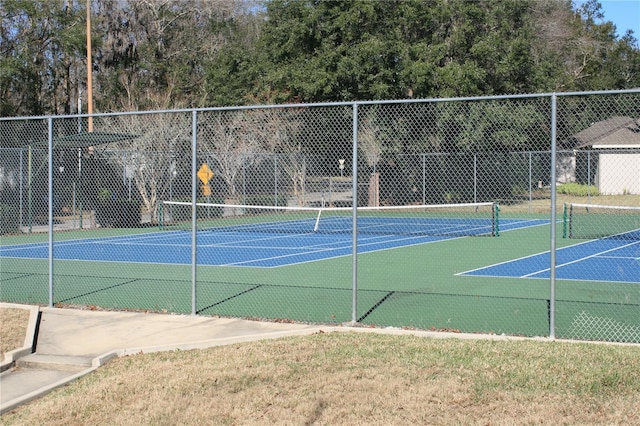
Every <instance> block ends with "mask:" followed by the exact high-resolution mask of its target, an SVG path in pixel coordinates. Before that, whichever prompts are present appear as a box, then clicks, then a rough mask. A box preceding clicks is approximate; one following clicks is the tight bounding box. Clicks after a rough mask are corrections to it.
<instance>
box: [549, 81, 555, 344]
mask: <svg viewBox="0 0 640 426" xmlns="http://www.w3.org/2000/svg"><path fill="white" fill-rule="evenodd" d="M556 103H557V97H556V94H555V93H554V94H553V95H551V182H550V183H551V236H550V242H551V247H550V265H549V271H550V275H551V278H550V283H549V284H550V297H549V300H550V302H549V338H550V339H555V338H556V125H557V121H556V120H557V104H556Z"/></svg>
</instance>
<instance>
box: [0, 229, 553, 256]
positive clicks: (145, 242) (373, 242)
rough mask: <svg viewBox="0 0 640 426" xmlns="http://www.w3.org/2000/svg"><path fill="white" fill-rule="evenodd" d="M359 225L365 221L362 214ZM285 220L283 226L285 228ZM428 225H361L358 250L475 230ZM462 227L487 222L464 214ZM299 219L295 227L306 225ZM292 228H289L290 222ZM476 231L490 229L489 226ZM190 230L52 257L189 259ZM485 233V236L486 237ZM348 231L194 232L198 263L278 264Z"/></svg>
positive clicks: (100, 243)
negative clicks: (414, 230) (413, 229)
mask: <svg viewBox="0 0 640 426" xmlns="http://www.w3.org/2000/svg"><path fill="white" fill-rule="evenodd" d="M361 223H362V225H363V227H366V226H367V221H366V220H363V221H362V222H361ZM545 223H548V221H544V220H515V219H505V220H504V221H502V222H501V224H500V225H501V229H502V230H509V229H516V228H522V227H527V226H536V225H541V224H545ZM291 226H292V225H291V224H287V227H289V229H291ZM432 226H433V227H434V229H433V231H428V232H429V233H431V232H432V233H435V232H439V233H440V234H442V235H413V234H410V233H409V234H406V235H397V234H393V233H391V234H388V233H382V232H378V231H377V230H376V229H367V230H365V232H364V233H363V234H361V235H359V236H358V253H368V252H373V251H378V250H390V249H394V248H398V247H406V246H410V245H417V244H428V243H434V242H437V241H441V240H447V239H451V238H459V237H460V236H461V235H464V234H469V233H474V232H476V230H469V229H461V228H460V226H461V225H460V224H456V223H453V222H451V221H450V220H447V221H439V222H436V223H434V224H432ZM464 226H466V227H469V226H470V227H480V226H485V227H486V226H487V225H486V221H485V222H484V224H483V225H480V224H479V223H477V224H474V223H473V222H469V221H468V220H465V224H464ZM312 228H313V227H311V228H310V227H309V224H308V223H307V224H305V225H304V227H301V228H300V229H306V230H308V229H312ZM294 229H295V228H294ZM479 231H481V232H484V233H487V232H489V233H490V232H491V228H490V227H489V229H485V230H484V231H482V230H479ZM191 238H192V236H191V232H190V231H165V232H156V233H147V234H136V235H129V236H119V237H111V238H92V239H78V240H71V241H59V242H55V243H54V258H55V259H57V260H85V261H103V262H135V263H163V264H182V265H188V264H191V256H192V248H191ZM487 238H491V237H487ZM352 241H353V240H352V236H351V234H349V233H346V232H328V233H322V232H308V231H307V232H302V231H301V232H299V233H298V232H290V233H282V232H269V231H268V230H267V231H265V230H261V231H260V232H255V231H251V230H250V229H247V230H243V227H234V228H233V229H226V230H223V231H221V230H216V231H199V232H198V233H197V262H198V264H199V265H216V266H250V267H278V266H285V265H292V264H297V263H304V262H313V261H318V260H324V259H330V258H335V257H340V256H347V255H351V254H352ZM48 250H49V249H48V244H47V243H46V242H45V243H39V244H21V245H12V246H2V247H0V257H13V258H32V259H46V258H47V257H48V253H49V252H48Z"/></svg>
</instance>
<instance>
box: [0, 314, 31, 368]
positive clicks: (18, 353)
mask: <svg viewBox="0 0 640 426" xmlns="http://www.w3.org/2000/svg"><path fill="white" fill-rule="evenodd" d="M0 308H5V309H24V310H28V311H29V322H28V324H27V332H26V334H25V336H24V344H23V345H22V347H21V348H18V349H14V350H12V351H9V352H7V353H6V354H5V357H4V360H3V361H2V364H0V373H2V372H4V371H6V370H8V369H10V368H12V367H14V366H15V364H16V361H17V360H18V359H19V358H22V357H23V356H27V355H30V354H32V353H33V349H34V345H35V341H36V337H37V336H36V332H37V330H38V321H39V319H40V307H39V306H32V305H18V304H15V303H5V302H0Z"/></svg>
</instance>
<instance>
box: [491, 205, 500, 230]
mask: <svg viewBox="0 0 640 426" xmlns="http://www.w3.org/2000/svg"><path fill="white" fill-rule="evenodd" d="M491 210H492V214H493V218H492V222H493V223H492V225H493V226H492V227H493V230H492V234H493V236H494V237H499V236H500V204H498V203H493V209H491Z"/></svg>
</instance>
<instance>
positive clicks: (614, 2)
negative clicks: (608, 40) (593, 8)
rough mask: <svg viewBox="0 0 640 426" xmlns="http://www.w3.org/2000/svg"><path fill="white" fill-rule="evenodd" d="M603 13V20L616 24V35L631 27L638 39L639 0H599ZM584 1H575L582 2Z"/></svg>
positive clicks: (639, 25) (639, 26)
mask: <svg viewBox="0 0 640 426" xmlns="http://www.w3.org/2000/svg"><path fill="white" fill-rule="evenodd" d="M599 1H600V4H601V5H602V12H603V13H604V20H605V21H611V22H613V23H614V24H615V25H616V33H617V35H618V37H622V36H623V35H624V33H625V32H626V31H627V30H628V29H631V30H633V35H634V37H635V38H636V39H640V0H599ZM582 3H584V1H581V0H578V1H575V4H578V5H579V4H582Z"/></svg>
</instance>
